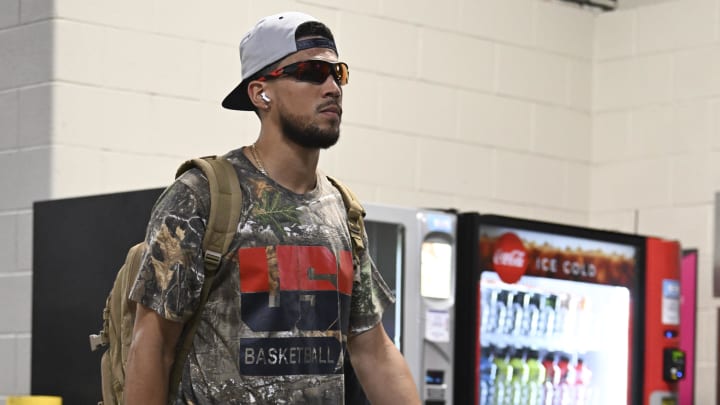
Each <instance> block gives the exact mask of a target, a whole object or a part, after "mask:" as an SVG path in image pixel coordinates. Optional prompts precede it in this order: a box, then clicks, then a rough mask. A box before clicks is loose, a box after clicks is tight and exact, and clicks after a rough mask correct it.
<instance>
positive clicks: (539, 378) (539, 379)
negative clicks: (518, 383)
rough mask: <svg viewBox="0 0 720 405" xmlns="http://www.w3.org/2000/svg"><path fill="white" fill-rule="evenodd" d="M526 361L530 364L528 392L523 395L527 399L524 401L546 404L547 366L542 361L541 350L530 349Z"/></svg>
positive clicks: (532, 403)
mask: <svg viewBox="0 0 720 405" xmlns="http://www.w3.org/2000/svg"><path fill="white" fill-rule="evenodd" d="M525 362H526V363H527V366H528V384H527V389H526V391H525V392H526V394H525V395H524V396H523V397H524V399H525V401H524V402H523V403H525V404H528V405H541V404H544V399H543V398H544V393H545V391H544V389H543V384H545V374H546V371H545V366H543V365H542V363H540V352H539V351H537V350H534V349H529V350H528V352H527V358H526V361H525Z"/></svg>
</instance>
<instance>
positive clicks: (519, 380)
mask: <svg viewBox="0 0 720 405" xmlns="http://www.w3.org/2000/svg"><path fill="white" fill-rule="evenodd" d="M458 249H459V250H458V252H459V253H458V274H457V280H458V284H457V290H456V291H457V296H456V297H457V300H456V313H457V316H456V336H457V339H456V345H455V360H456V361H455V376H456V379H455V394H454V397H455V401H456V403H457V404H478V405H487V404H523V405H532V404H543V405H551V404H563V405H569V404H577V405H579V404H583V405H586V404H600V405H604V404H633V405H635V404H637V405H640V404H642V405H655V404H658V405H666V404H676V403H677V400H676V398H677V397H676V392H677V381H678V380H680V379H682V378H683V376H684V370H683V365H684V355H683V352H682V351H680V350H678V345H679V340H678V336H679V302H680V300H679V298H680V296H679V277H680V273H679V257H680V256H679V253H680V252H679V244H678V243H677V242H674V241H666V240H661V239H656V238H645V237H641V236H637V235H627V234H621V233H615V232H606V231H598V230H592V229H587V228H579V227H572V226H566V225H559V224H551V223H545V222H538V221H530V220H522V219H517V218H509V217H502V216H494V215H480V214H477V213H465V214H461V215H459V217H458Z"/></svg>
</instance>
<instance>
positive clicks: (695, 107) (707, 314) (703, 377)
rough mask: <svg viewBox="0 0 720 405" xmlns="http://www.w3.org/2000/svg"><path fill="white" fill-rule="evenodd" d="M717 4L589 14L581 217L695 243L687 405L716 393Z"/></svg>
mask: <svg viewBox="0 0 720 405" xmlns="http://www.w3.org/2000/svg"><path fill="white" fill-rule="evenodd" d="M719 34H720V2H718V1H716V0H681V1H668V2H658V3H657V4H654V5H649V6H647V7H638V8H632V9H627V10H619V11H616V12H613V13H607V14H602V15H600V16H598V17H597V18H596V20H595V35H594V39H595V50H594V61H595V62H594V69H595V71H594V88H593V104H592V106H593V114H592V116H593V136H592V139H593V147H592V151H593V153H592V161H593V168H592V170H591V184H592V188H591V193H590V212H591V214H590V224H591V225H593V226H601V227H603V226H611V227H614V228H617V229H622V230H624V231H633V230H634V229H635V228H636V224H637V230H638V232H640V233H643V234H650V235H659V236H664V237H668V238H673V239H679V240H680V241H681V242H682V244H683V247H686V248H697V249H698V251H699V254H700V263H699V282H698V286H699V291H698V294H699V297H698V305H699V307H698V314H697V322H698V323H697V325H698V330H697V336H698V338H697V354H696V357H695V358H696V359H697V364H696V366H697V367H696V373H697V374H696V385H695V387H696V403H697V404H713V403H715V398H716V395H717V392H716V391H717V387H716V379H715V378H716V372H717V364H716V359H717V350H718V343H717V342H718V341H717V307H718V302H719V301H718V300H717V299H714V298H713V295H712V294H713V292H712V285H713V282H712V280H713V278H712V277H713V274H712V273H713V264H712V261H713V234H712V233H713V229H714V225H713V224H714V195H715V193H716V192H717V191H718V190H720V132H719V131H720V120H719V118H718V117H720V114H718V113H719V112H720V35H719Z"/></svg>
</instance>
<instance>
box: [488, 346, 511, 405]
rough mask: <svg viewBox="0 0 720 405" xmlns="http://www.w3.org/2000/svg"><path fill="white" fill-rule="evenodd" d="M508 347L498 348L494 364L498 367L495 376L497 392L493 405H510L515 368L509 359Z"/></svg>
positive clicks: (495, 392) (495, 391)
mask: <svg viewBox="0 0 720 405" xmlns="http://www.w3.org/2000/svg"><path fill="white" fill-rule="evenodd" d="M507 355H508V349H507V347H503V348H497V349H496V350H495V356H494V359H493V363H495V365H496V366H497V371H496V374H495V384H494V386H495V390H494V395H493V402H491V404H493V405H505V404H508V403H509V399H510V395H509V394H510V387H511V383H512V378H513V368H512V366H511V365H510V362H509V361H508V359H507Z"/></svg>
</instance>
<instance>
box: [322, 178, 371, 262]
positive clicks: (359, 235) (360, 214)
mask: <svg viewBox="0 0 720 405" xmlns="http://www.w3.org/2000/svg"><path fill="white" fill-rule="evenodd" d="M327 179H328V180H329V181H330V183H332V185H333V186H335V188H336V189H338V191H339V192H340V195H341V196H342V199H343V203H344V204H345V209H346V210H347V224H348V230H349V231H350V239H351V240H352V242H353V258H354V259H355V260H356V261H357V260H358V259H359V257H360V252H361V251H362V250H364V249H365V243H364V242H363V234H364V233H365V221H364V219H363V218H365V208H363V206H362V204H360V200H359V199H358V198H357V196H356V195H355V193H353V192H352V190H350V188H348V186H346V185H345V184H343V183H342V182H341V181H340V180H338V179H336V178H335V177H332V176H327Z"/></svg>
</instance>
